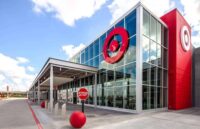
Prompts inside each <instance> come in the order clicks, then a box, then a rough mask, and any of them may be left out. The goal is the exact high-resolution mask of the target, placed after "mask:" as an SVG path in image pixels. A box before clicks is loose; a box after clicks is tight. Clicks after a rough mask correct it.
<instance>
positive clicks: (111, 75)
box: [107, 70, 114, 82]
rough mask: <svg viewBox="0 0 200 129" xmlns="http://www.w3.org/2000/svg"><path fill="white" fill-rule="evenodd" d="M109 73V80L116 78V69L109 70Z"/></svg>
mask: <svg viewBox="0 0 200 129" xmlns="http://www.w3.org/2000/svg"><path fill="white" fill-rule="evenodd" d="M107 75H108V82H109V81H113V80H114V71H113V70H108V71H107Z"/></svg>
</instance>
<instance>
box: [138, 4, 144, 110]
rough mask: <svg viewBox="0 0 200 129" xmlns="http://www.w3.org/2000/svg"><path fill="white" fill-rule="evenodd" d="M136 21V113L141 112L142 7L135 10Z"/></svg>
mask: <svg viewBox="0 0 200 129" xmlns="http://www.w3.org/2000/svg"><path fill="white" fill-rule="evenodd" d="M136 17H137V18H136V19H137V21H136V24H137V26H136V33H137V36H136V69H137V71H136V111H137V113H140V112H141V111H142V23H143V7H142V6H141V5H140V6H139V7H138V8H137V16H136Z"/></svg>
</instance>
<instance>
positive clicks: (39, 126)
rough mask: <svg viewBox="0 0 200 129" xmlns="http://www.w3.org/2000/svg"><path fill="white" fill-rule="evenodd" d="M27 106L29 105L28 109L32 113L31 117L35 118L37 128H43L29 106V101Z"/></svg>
mask: <svg viewBox="0 0 200 129" xmlns="http://www.w3.org/2000/svg"><path fill="white" fill-rule="evenodd" d="M27 103H28V100H27ZM28 106H29V109H30V111H31V113H32V116H33V118H34V120H35V123H36V125H37V127H38V129H43V127H42V125H41V123H40V121H39V120H38V118H37V116H36V115H35V112H34V111H33V109H32V108H31V105H30V104H29V103H28Z"/></svg>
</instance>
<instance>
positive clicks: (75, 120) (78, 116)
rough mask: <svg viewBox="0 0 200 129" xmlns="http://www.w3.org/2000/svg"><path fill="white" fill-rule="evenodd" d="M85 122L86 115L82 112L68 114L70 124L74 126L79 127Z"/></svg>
mask: <svg viewBox="0 0 200 129" xmlns="http://www.w3.org/2000/svg"><path fill="white" fill-rule="evenodd" d="M85 123H86V116H85V114H84V113H83V112H80V111H75V112H73V113H72V114H71V116H70V124H71V125H72V127H74V128H81V127H83V126H84V124H85Z"/></svg>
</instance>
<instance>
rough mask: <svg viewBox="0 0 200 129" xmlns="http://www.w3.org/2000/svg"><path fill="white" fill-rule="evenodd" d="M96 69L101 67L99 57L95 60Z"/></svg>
mask: <svg viewBox="0 0 200 129" xmlns="http://www.w3.org/2000/svg"><path fill="white" fill-rule="evenodd" d="M94 67H99V56H97V57H96V58H95V59H94Z"/></svg>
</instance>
